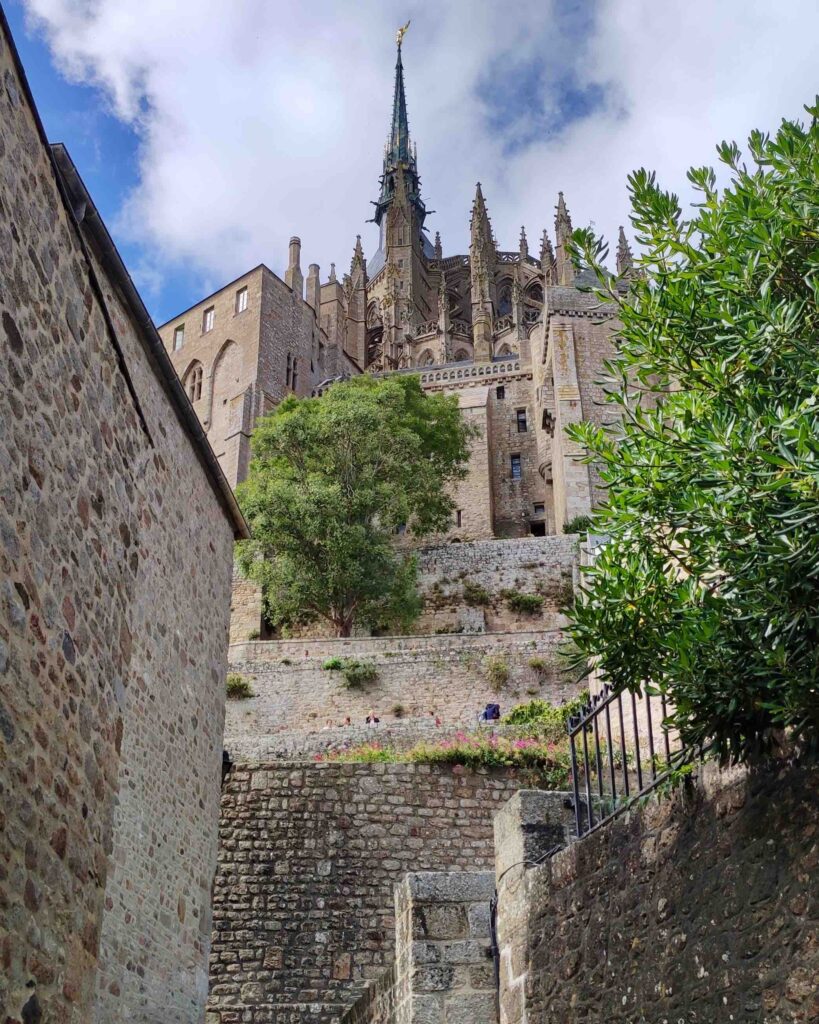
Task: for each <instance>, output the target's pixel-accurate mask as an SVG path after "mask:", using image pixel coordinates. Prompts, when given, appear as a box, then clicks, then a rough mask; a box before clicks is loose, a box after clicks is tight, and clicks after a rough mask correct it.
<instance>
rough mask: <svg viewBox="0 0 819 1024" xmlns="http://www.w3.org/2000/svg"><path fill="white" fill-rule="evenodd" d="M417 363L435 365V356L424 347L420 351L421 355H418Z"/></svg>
mask: <svg viewBox="0 0 819 1024" xmlns="http://www.w3.org/2000/svg"><path fill="white" fill-rule="evenodd" d="M418 365H419V366H434V365H435V357H434V356H433V354H432V352H431V351H430V350H429V349H428V348H427V349H424V351H423V352H422V353H421V355H420V356H418Z"/></svg>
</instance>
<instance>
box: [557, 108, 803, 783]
mask: <svg viewBox="0 0 819 1024" xmlns="http://www.w3.org/2000/svg"><path fill="white" fill-rule="evenodd" d="M807 114H808V116H807V118H806V119H805V120H804V122H799V121H783V122H782V123H781V124H780V125H779V127H778V129H777V130H776V132H774V133H771V134H770V135H769V134H767V133H764V132H761V131H754V132H752V133H751V136H750V138H749V140H748V152H747V155H746V154H742V153H741V152H740V150H739V147H738V146H737V145H736V144H735V143H728V142H723V143H722V144H721V145H720V146H719V147H718V154H719V159H720V161H721V162H722V163H723V164H724V165H725V166H726V167H727V173H726V177H728V176H730V181H729V182H728V183H727V185H726V187H724V188H718V187H717V177H716V174H715V172H714V171H713V170H712V169H711V168H708V167H697V168H692V169H691V170H690V171H689V172H688V178H689V181H690V182H691V184H692V185H693V187H694V189H695V190H696V192H697V193H698V195H697V201H696V204H695V206H694V213H693V216H686V215H685V214H684V213H683V211H682V209H681V208H680V205H679V202H678V200H677V197H676V196H675V195H673V194H672V193H669V192H666V191H663V190H661V189H660V187H659V186H658V185H657V182H656V178H655V176H654V175H653V174H650V173H649V172H647V171H645V170H640V171H636V172H635V173H634V174H633V175H632V176H631V178H630V192H631V198H632V208H633V216H632V223H633V224H634V226H635V230H636V233H637V235H638V237H639V238H640V242H641V248H642V250H643V255H642V256H641V257H640V258H639V260H638V261H637V267H636V268H635V272H633V273H632V274H630V275H629V281H628V283H629V286H630V287H629V290H628V294H627V295H626V294H625V293H624V294H622V295H621V294H620V293H619V292H618V291H617V289H616V288H613V287H611V284H610V282H609V281H607V279H606V277H605V276H604V274H605V273H606V272H605V271H604V268H603V266H602V263H603V253H602V249H601V248H600V242H599V240H596V239H593V238H592V237H591V236H590V234H588V233H584V232H579V233H578V232H575V236H576V238H577V250H576V252H575V253H574V255H575V256H576V257H577V258H578V259H579V261H580V262H581V263H583V264H586V265H591V266H593V267H594V269H595V271H596V273H597V277H598V281H599V282H600V286H601V289H602V290H603V291H605V292H607V293H608V295H607V300H608V301H609V302H610V303H611V304H612V314H611V315H612V316H614V315H616V316H617V317H618V318H619V319H620V323H621V325H622V326H621V327H619V328H618V344H617V352H616V355H615V358H614V359H613V360H612V362H611V364H610V366H609V367H608V368H607V376H608V380H605V381H603V385H604V387H605V389H606V391H607V392H608V393H609V396H610V398H611V400H612V401H613V402H614V403H615V404H616V406H618V407H619V408H612V409H611V415H609V416H608V417H607V419H608V422H609V423H610V424H612V425H613V424H614V423H615V421H616V424H617V425H616V428H614V426H612V427H611V428H608V429H601V428H598V427H595V426H593V425H591V424H586V425H584V426H582V427H581V426H579V425H578V426H575V425H572V426H570V427H569V428H568V431H567V432H568V434H569V436H570V437H571V439H572V441H573V442H575V443H577V444H579V445H580V446H581V447H583V448H586V449H587V450H588V452H589V458H590V459H594V460H596V461H597V462H598V463H599V464H600V466H601V469H600V472H601V477H602V481H603V483H602V486H603V488H604V490H605V495H606V500H605V502H604V505H603V510H602V513H601V514H598V513H597V512H595V516H594V522H595V529H596V530H597V529H598V528H599V531H600V533H602V534H605V535H606V536H607V537H608V541H607V543H606V545H605V546H604V547H603V548H601V549H600V552H599V554H598V557H597V559H596V561H595V563H594V565H593V566H591V567H590V568H589V571H588V572H587V574H586V577H585V581H584V587H583V589H584V595H583V601H582V602H578V603H577V606H576V607H575V609H573V613H572V614H573V617H574V622H573V623H572V626H571V632H572V634H573V636H574V638H575V640H576V642H577V644H578V646H579V647H580V649H581V651H582V654H583V656H584V660H588V659H592V658H594V659H596V664H597V666H598V668H599V669H600V671H601V673H602V674H603V677H604V678H605V679H606V680H607V681H608V682H609V683H610V684H611V685H612V686H614V688H615V689H617V690H622V689H631V690H632V691H638V690H641V689H642V688H643V687H644V685H645V681H646V680H650V682H651V685H652V687H653V688H655V689H656V690H657V691H659V692H660V693H661V694H663V695H665V696H666V697H667V698H668V700H669V704H670V705H671V706H672V710H671V712H670V721H671V724H672V725H673V726H674V727H676V728H677V729H679V731H680V734H681V738H682V742H683V744H685V745H686V746H691V747H698V746H703V745H705V746H709V747H710V748H711V749H712V750H713V751H714V753H715V754H716V755H717V756H718V757H719V758H720V760H721V761H722V762H745V763H754V762H759V761H765V760H766V759H768V758H778V757H781V755H782V753H783V749H782V740H783V733H790V737H789V739H791V740H793V741H795V742H796V743H797V748H798V750H799V754H800V756H804V757H806V758H807V756H808V755H813V756H819V699H817V679H818V678H819V673H817V666H818V665H819V662H818V661H817V639H819V477H817V466H819V402H817V396H818V395H819V392H817V380H819V346H817V344H816V340H817V336H818V335H819V288H817V245H816V240H817V230H818V229H819V183H818V182H817V173H816V168H817V160H819V103H811V105H810V106H809V107H808V108H807ZM609 278H610V275H609ZM645 392H651V393H652V394H651V396H650V398H649V400H645V399H644V398H643V397H642V394H641V393H645Z"/></svg>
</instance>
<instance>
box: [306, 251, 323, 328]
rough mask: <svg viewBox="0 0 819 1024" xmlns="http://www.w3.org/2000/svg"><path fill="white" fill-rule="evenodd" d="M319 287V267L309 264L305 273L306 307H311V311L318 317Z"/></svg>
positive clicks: (316, 264) (315, 264) (319, 304)
mask: <svg viewBox="0 0 819 1024" xmlns="http://www.w3.org/2000/svg"><path fill="white" fill-rule="evenodd" d="M320 288H321V286H320V285H319V265H318V263H311V264H310V268H309V270H308V271H307V296H306V298H307V305H308V306H312V308H313V311H314V312H315V313H316V315H318V312H319V308H320V306H321V291H320Z"/></svg>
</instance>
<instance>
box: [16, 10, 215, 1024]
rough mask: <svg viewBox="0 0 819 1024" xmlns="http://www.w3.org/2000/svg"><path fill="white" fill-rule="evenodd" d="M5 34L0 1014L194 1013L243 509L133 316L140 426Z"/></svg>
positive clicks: (82, 1023) (123, 338) (169, 1016)
mask: <svg viewBox="0 0 819 1024" xmlns="http://www.w3.org/2000/svg"><path fill="white" fill-rule="evenodd" d="M6 33H7V26H6V24H5V22H4V21H3V20H2V16H1V15H0V352H2V356H1V357H0V1019H2V1020H4V1021H6V1020H8V1021H15V1022H16V1021H19V1020H24V1021H27V1022H34V1021H38V1020H43V1021H49V1022H54V1024H88V1022H89V1021H92V1020H93V1019H95V1017H96V1019H97V1020H103V1021H111V1020H122V1019H125V1018H126V1017H127V1019H129V1020H131V1021H134V1022H140V1021H149V1020H150V1021H155V1020H160V1019H161V1020H164V1021H174V1022H181V1021H185V1022H188V1021H190V1022H194V1021H198V1020H199V1019H200V1014H201V1006H202V1002H203V988H204V985H205V978H206V975H205V966H206V962H207V949H208V937H209V925H210V916H209V887H210V881H211V876H212V872H213V867H214V865H215V858H216V841H217V825H216V823H217V816H218V798H219V761H220V756H221V729H222V720H223V705H222V701H223V692H224V691H223V687H224V660H225V636H226V627H227V622H226V607H227V600H228V593H229V566H230V556H231V547H232V530H231V526H230V524H229V523H228V521H227V520H226V519H225V518H224V516H223V513H222V511H221V508H220V506H219V504H218V502H217V499H216V497H215V495H214V493H213V491H212V489H211V485H210V483H209V482H208V480H207V478H206V477H205V474H204V471H203V469H202V467H201V465H200V463H199V462H198V461H197V458H196V457H195V455H194V453H193V449H192V445H191V442H190V441H189V439H188V437H187V435H186V434H184V433H183V430H182V427H181V425H180V424H179V422H178V421H177V419H176V417H175V413H174V412H173V410H172V408H171V406H170V404H169V402H168V400H167V399H166V397H165V393H164V392H163V391H162V390H161V388H160V386H159V384H158V381H157V379H156V377H155V375H154V371H153V370H152V368H151V367H150V365H149V363H148V359H147V356H146V354H145V352H144V351H143V349H142V347H141V346H140V345H139V343H138V342H137V340H136V334H135V330H134V328H133V326H132V325H131V324H130V323H126V322H122V321H121V320H120V322H119V324H118V330H119V338H120V342H121V343H122V345H123V348H124V356H125V365H127V367H128V370H129V371H130V373H131V376H132V380H133V385H134V389H135V391H136V393H137V395H138V397H139V401H140V404H141V406H142V410H143V413H144V415H145V418H146V422H147V427H148V431H149V432H150V435H151V438H152V440H153V447H152V446H151V444H150V442H149V440H148V437H147V435H146V432H145V430H144V429H143V427H142V426H141V425H140V422H139V419H138V417H137V412H136V408H135V404H134V400H133V398H132V395H131V393H130V392H129V390H128V388H127V386H126V380H125V377H124V375H123V368H122V364H121V363H120V361H119V359H118V356H117V352H116V350H115V348H114V346H113V344H112V341H111V339H110V337H109V335H108V333H107V331H106V325H105V322H104V318H103V312H102V307H101V303H100V299H99V295H98V294H97V293H96V292H95V291H94V289H93V288H92V285H91V282H90V278H89V266H88V264H87V262H86V260H85V258H84V255H83V253H82V251H81V248H80V244H79V236H78V234H77V232H76V229H75V228H74V226H73V224H72V223H71V222H70V221H69V219H68V216H67V213H66V210H65V208H64V206H63V204H62V200H61V198H60V195H59V193H58V190H57V186H56V180H55V176H54V172H53V169H52V166H51V164H50V162H49V159H48V153H47V150H46V148H45V144H44V141H43V139H42V137H41V136H40V134H39V133H38V130H37V125H36V121H35V117H34V113H33V110H32V108H31V107H30V106H29V103H28V99H27V94H26V91H25V88H24V85H23V81H22V78H21V77H20V74H19V72H18V69H17V66H16V64H15V61H14V60H13V57H12V51H11V46H10V42H9V37H8V35H7V34H6ZM183 637H184V638H185V640H184V642H183V640H182V638H183ZM98 958H99V963H98ZM100 964H101V966H100ZM95 985H98V986H99V988H98V993H97V998H96V999H95ZM95 1003H96V1006H95Z"/></svg>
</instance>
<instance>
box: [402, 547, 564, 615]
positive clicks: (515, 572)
mask: <svg viewBox="0 0 819 1024" xmlns="http://www.w3.org/2000/svg"><path fill="white" fill-rule="evenodd" d="M577 565H578V545H577V538H576V537H571V536H561V537H524V538H520V539H515V540H489V541H475V542H473V543H471V544H439V545H432V546H428V547H423V548H420V549H419V551H418V586H419V590H420V591H421V594H422V595H423V598H424V611H423V612H422V614H421V617H420V618H419V619H418V621H417V623H416V624H415V626H414V632H417V633H435V632H438V631H447V630H453V631H455V630H457V629H458V628H459V627H463V628H464V631H465V632H473V631H475V629H477V628H479V627H480V625H483V628H484V629H485V630H486V632H489V633H505V632H515V631H518V630H522V631H524V632H531V631H532V630H536V629H552V628H554V627H556V626H560V625H562V624H563V622H564V619H563V618H562V617H561V616H560V615H559V611H560V609H561V608H562V607H564V606H565V604H566V603H567V601H568V600H569V599H570V597H571V595H572V594H573V592H574V586H575V584H576V582H577V575H578V569H577ZM465 583H470V584H472V585H473V586H478V587H482V588H483V589H484V590H485V591H486V592H487V593H488V595H489V598H490V603H489V604H488V605H486V606H470V605H469V604H467V602H466V601H465V600H464V584H465ZM504 590H512V591H517V592H518V593H523V594H536V595H539V596H541V597H542V598H543V608H542V611H540V612H537V613H535V614H521V613H520V612H514V611H512V610H511V609H510V608H509V607H508V603H507V601H506V599H505V598H504V597H503V596H502V592H503V591H504Z"/></svg>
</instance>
